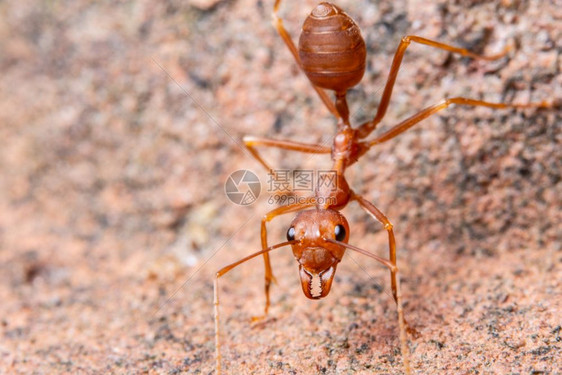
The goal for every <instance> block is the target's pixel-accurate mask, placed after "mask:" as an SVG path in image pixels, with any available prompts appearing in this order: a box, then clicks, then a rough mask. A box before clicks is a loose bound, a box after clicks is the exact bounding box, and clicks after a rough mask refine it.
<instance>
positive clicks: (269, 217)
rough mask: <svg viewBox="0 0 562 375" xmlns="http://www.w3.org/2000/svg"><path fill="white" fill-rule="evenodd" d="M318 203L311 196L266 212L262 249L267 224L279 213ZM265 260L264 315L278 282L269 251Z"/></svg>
mask: <svg viewBox="0 0 562 375" xmlns="http://www.w3.org/2000/svg"><path fill="white" fill-rule="evenodd" d="M314 205H316V198H315V197H310V198H305V199H304V200H303V202H298V203H294V204H289V205H287V206H282V207H277V208H276V209H274V210H271V211H269V212H268V213H267V214H265V215H264V216H263V218H262V220H261V246H262V249H264V250H265V249H267V226H266V224H267V223H268V222H269V221H271V220H273V219H274V218H275V217H277V216H279V215H284V214H288V213H291V212H296V211H300V210H302V209H305V208H307V207H311V206H314ZM263 260H264V262H265V309H264V317H265V316H266V315H267V312H268V310H269V304H270V303H269V288H270V286H271V282H276V280H275V277H274V276H273V271H272V269H271V262H270V260H269V253H267V252H264V253H263ZM261 318H262V317H254V320H258V319H261Z"/></svg>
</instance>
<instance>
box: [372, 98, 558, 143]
mask: <svg viewBox="0 0 562 375" xmlns="http://www.w3.org/2000/svg"><path fill="white" fill-rule="evenodd" d="M451 104H460V105H468V106H482V107H490V108H550V107H552V103H549V102H546V101H543V102H539V103H528V104H506V103H490V102H485V101H482V100H474V99H468V98H461V97H459V98H451V99H445V100H443V101H442V102H441V103H438V104H435V105H432V106H431V107H427V108H426V109H424V110H422V111H420V112H418V113H416V114H415V115H413V116H411V117H409V118H407V119H406V120H404V121H402V122H401V123H399V124H398V125H396V126H394V127H392V128H391V129H389V130H388V131H386V132H385V133H383V134H381V135H380V136H378V137H377V138H375V139H373V140H372V141H369V142H367V146H368V147H372V146H374V145H376V144H378V143H382V142H385V141H388V140H389V139H392V138H394V137H396V136H397V135H399V134H401V133H403V132H405V131H406V130H408V129H410V128H411V127H412V126H414V125H415V124H417V123H418V122H420V121H422V120H424V119H426V118H428V117H429V116H431V115H433V114H435V113H437V112H439V111H441V110H442V109H445V108H447V107H448V106H450V105H451Z"/></svg>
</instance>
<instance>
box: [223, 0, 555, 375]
mask: <svg viewBox="0 0 562 375" xmlns="http://www.w3.org/2000/svg"><path fill="white" fill-rule="evenodd" d="M280 2H281V0H276V1H275V5H274V12H273V20H274V25H275V27H276V29H277V31H278V32H279V34H280V36H281V38H282V39H283V41H284V42H285V44H286V45H287V47H288V48H289V50H290V52H291V53H292V55H293V57H294V59H295V60H296V62H297V64H298V66H299V67H300V68H301V69H302V70H303V71H304V73H305V74H306V76H307V77H308V79H309V80H310V82H311V83H312V86H313V88H314V89H315V90H316V92H317V93H318V95H319V96H320V99H321V100H322V102H323V103H324V104H325V106H326V107H327V108H328V110H329V111H330V112H331V113H332V114H333V115H334V116H335V117H336V118H337V121H338V122H337V133H336V135H335V137H334V140H333V144H332V145H331V147H327V146H323V145H319V144H305V143H300V142H294V141H289V140H272V139H267V138H260V137H253V136H246V137H244V143H245V145H246V147H247V148H248V150H249V151H250V152H251V154H252V155H253V156H254V157H255V158H256V159H257V160H258V161H259V162H260V163H261V164H262V165H263V166H264V167H265V168H266V169H267V170H268V171H269V172H270V173H271V174H273V175H275V172H274V170H273V169H272V168H270V166H269V165H268V164H267V163H266V162H265V161H264V160H263V159H262V157H261V156H260V154H259V153H258V152H257V150H256V148H257V147H277V148H281V149H285V150H292V151H298V152H304V153H313V154H331V157H332V160H333V167H332V169H333V171H335V173H336V184H335V185H334V186H336V188H333V186H331V187H330V188H317V189H316V191H315V193H314V196H311V197H309V198H306V199H304V200H303V201H300V202H298V203H294V204H289V205H286V206H281V207H278V208H275V209H274V210H272V211H270V212H268V213H267V214H265V215H264V217H263V218H262V221H261V243H262V249H261V250H260V251H258V252H256V253H254V254H251V255H249V256H247V257H246V258H244V259H241V260H239V261H238V262H236V263H233V264H231V265H229V266H227V267H224V268H222V269H221V270H220V271H218V272H217V274H216V279H215V332H216V333H215V340H216V370H217V373H220V370H221V367H220V366H221V357H220V343H219V312H218V306H219V299H218V291H219V288H218V280H219V278H220V277H221V276H222V275H224V274H225V273H227V272H228V271H230V270H231V269H233V268H234V267H236V266H238V265H239V264H241V263H244V262H246V261H247V260H250V259H252V258H254V257H257V256H259V255H263V258H264V261H265V297H266V303H265V314H267V311H268V308H269V304H270V302H269V289H270V285H271V282H272V281H273V280H274V277H273V272H272V269H271V263H270V260H269V252H270V251H272V250H274V249H278V248H280V247H284V246H288V245H290V246H291V247H292V250H293V254H294V256H295V258H296V259H297V261H298V263H299V271H300V279H301V284H302V289H303V292H304V294H305V295H306V297H308V298H311V299H319V298H323V297H325V296H327V295H328V293H329V292H330V288H331V286H332V281H333V280H334V275H335V273H336V268H337V266H338V263H339V262H340V261H341V259H342V257H343V255H344V253H345V251H346V250H352V251H355V252H358V253H361V254H363V255H366V256H368V257H371V258H374V259H376V260H377V261H378V262H380V263H381V264H383V265H384V266H386V267H387V268H388V269H389V270H390V277H391V288H392V294H393V297H394V300H395V302H396V305H397V311H398V323H399V327H400V342H401V350H402V356H403V362H404V370H405V372H406V373H407V374H410V373H411V369H410V360H409V352H408V346H407V332H409V333H415V330H413V329H411V328H409V327H408V325H407V323H406V321H405V319H404V314H403V309H402V295H401V290H400V279H399V277H398V267H397V264H396V242H395V239H394V232H393V229H392V224H391V223H390V221H389V220H388V219H387V218H386V216H385V215H384V214H383V213H382V212H381V211H380V210H379V209H378V208H377V207H376V206H375V205H374V204H372V203H371V202H369V201H367V200H366V199H364V198H363V197H361V195H359V194H356V193H355V192H354V191H353V190H351V188H350V187H349V185H348V183H347V181H346V179H345V170H346V168H347V167H349V166H350V165H352V164H353V163H355V162H356V161H357V160H358V159H359V158H360V157H361V155H363V154H364V153H366V152H367V151H369V149H370V148H371V147H373V146H375V145H377V144H379V143H382V142H386V141H388V140H390V139H392V138H394V137H396V136H397V135H399V134H401V133H402V132H404V131H406V130H407V129H409V128H411V127H412V126H414V125H415V124H417V123H419V122H420V121H422V120H423V119H425V118H427V117H429V116H431V115H433V114H435V113H436V112H438V111H441V110H442V109H445V108H447V107H448V106H449V105H451V104H459V105H466V106H484V107H490V108H513V107H516V108H531V107H549V106H550V104H548V103H546V102H542V103H530V104H505V103H490V102H485V101H481V100H474V99H468V98H463V97H455V98H449V99H444V100H443V101H441V102H440V103H438V104H435V105H432V106H430V107H427V108H425V109H423V110H422V111H420V112H418V113H416V114H414V115H413V116H411V117H409V118H407V119H405V120H404V121H402V122H400V123H399V124H397V125H395V126H394V127H392V128H390V129H389V130H388V131H386V132H384V133H383V134H380V135H378V136H376V137H374V138H372V139H367V138H368V137H369V135H370V134H371V133H372V132H373V130H375V128H376V127H377V124H379V122H380V121H381V120H382V119H383V117H384V115H385V113H386V110H387V108H388V104H389V101H390V97H391V94H392V89H393V87H394V83H395V81H396V76H397V74H398V70H399V68H400V64H401V62H402V58H403V56H404V53H405V52H406V49H407V48H408V46H409V45H410V43H412V42H413V43H418V44H423V45H426V46H430V47H433V48H438V49H441V50H446V51H449V52H452V53H457V54H460V55H463V56H468V57H472V58H475V59H485V60H494V59H498V58H500V57H502V56H504V55H505V52H504V53H502V54H499V55H495V56H480V55H476V54H474V53H472V52H470V51H468V50H465V49H463V48H457V47H453V46H450V45H447V44H443V43H439V42H436V41H432V40H428V39H425V38H422V37H419V36H413V35H411V36H406V37H404V38H402V40H401V42H400V45H399V46H398V49H397V50H396V53H395V55H394V60H393V61H392V65H391V67H390V72H389V74H388V78H387V81H386V85H385V87H384V91H383V94H382V98H381V101H380V104H379V107H378V109H377V112H376V114H375V116H374V118H373V119H372V120H371V121H368V122H366V123H364V124H361V125H359V126H358V127H355V128H354V127H352V126H351V124H350V120H349V109H348V106H347V100H346V94H347V91H348V90H349V89H350V88H351V87H353V86H355V85H356V84H357V83H359V82H360V81H361V78H362V77H363V74H364V72H365V65H366V64H365V62H366V47H365V42H364V40H363V37H362V36H361V32H360V30H359V27H358V26H357V24H356V23H355V22H354V21H353V19H352V18H351V17H349V16H348V15H347V14H346V13H345V12H344V11H342V10H341V9H340V8H338V7H337V6H336V5H333V4H330V3H320V4H318V5H317V6H316V7H315V8H314V9H313V10H312V12H311V13H310V15H309V16H308V17H307V19H306V20H305V21H304V24H303V26H302V33H301V35H300V39H299V45H298V48H297V47H296V46H295V45H294V44H293V42H292V40H291V38H290V36H289V34H288V33H287V31H286V30H285V28H284V26H283V22H282V20H281V19H280V18H279V17H278V16H277V12H278V8H279V5H280ZM324 90H332V91H334V92H335V100H334V101H332V100H331V99H330V97H329V96H328V94H327V93H326V91H324ZM352 201H355V202H357V203H358V204H359V206H360V207H361V208H362V209H364V210H365V211H366V212H368V213H369V214H370V215H371V216H372V217H373V218H374V219H375V220H376V221H378V222H380V223H381V224H382V225H383V226H384V228H385V230H386V231H387V233H388V243H389V258H388V259H383V258H381V257H379V256H377V255H375V254H372V253H370V252H368V251H366V250H363V249H360V248H357V247H355V246H353V245H351V244H349V243H348V241H349V224H348V222H347V220H346V219H345V217H344V216H343V215H342V214H341V213H340V210H341V209H343V208H344V207H345V206H346V205H347V204H348V203H349V202H352ZM294 212H298V214H297V216H296V217H295V218H294V220H293V222H292V223H291V226H290V228H289V229H288V231H287V241H286V242H283V243H279V244H276V245H274V246H268V244H267V228H266V224H267V223H268V222H269V221H271V220H272V219H274V218H275V217H277V216H279V215H283V214H288V213H294Z"/></svg>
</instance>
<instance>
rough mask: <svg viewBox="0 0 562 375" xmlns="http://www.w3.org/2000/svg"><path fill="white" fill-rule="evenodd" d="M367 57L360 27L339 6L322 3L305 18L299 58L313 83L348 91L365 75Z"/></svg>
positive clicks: (338, 90)
mask: <svg viewBox="0 0 562 375" xmlns="http://www.w3.org/2000/svg"><path fill="white" fill-rule="evenodd" d="M366 56H367V51H366V48H365V41H364V40H363V37H362V36H361V31H360V30H359V26H357V24H356V23H355V22H354V21H353V20H352V19H351V17H349V16H348V15H347V14H346V13H345V12H344V11H343V10H341V9H340V8H338V7H337V6H335V5H333V4H330V3H320V4H318V5H317V6H316V8H314V9H313V10H312V12H311V13H310V15H309V16H308V17H307V19H306V20H305V21H304V24H303V26H302V33H301V36H300V39H299V57H300V60H301V65H302V69H303V70H304V72H305V74H306V75H307V77H308V79H310V81H311V82H312V83H313V84H314V85H316V86H318V87H322V88H325V89H329V90H334V91H336V92H340V93H341V92H345V91H347V89H349V88H351V87H353V86H355V85H356V84H357V83H359V82H360V81H361V78H363V74H364V73H365V61H366Z"/></svg>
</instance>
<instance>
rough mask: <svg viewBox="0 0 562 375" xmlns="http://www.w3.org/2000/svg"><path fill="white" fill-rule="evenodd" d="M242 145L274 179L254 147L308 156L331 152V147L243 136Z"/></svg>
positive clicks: (271, 170) (270, 170) (273, 173)
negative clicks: (297, 152)
mask: <svg viewBox="0 0 562 375" xmlns="http://www.w3.org/2000/svg"><path fill="white" fill-rule="evenodd" d="M242 141H243V142H244V145H245V146H246V148H247V149H248V151H250V153H251V154H252V156H253V157H254V158H255V159H256V160H257V161H258V162H259V163H260V164H261V165H263V166H264V167H265V169H266V170H267V171H268V172H269V173H270V174H272V175H274V176H275V177H277V176H276V175H275V171H274V170H273V169H272V168H271V167H270V166H269V165H268V164H267V163H266V162H265V160H263V158H262V157H261V155H260V154H259V153H258V151H257V150H256V149H255V147H260V146H263V147H277V148H280V149H283V150H291V151H299V152H306V153H309V154H329V153H330V152H332V149H331V147H327V146H322V145H314V144H309V143H301V142H294V141H284V140H274V139H268V138H259V137H253V136H248V135H247V136H244V138H242Z"/></svg>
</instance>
